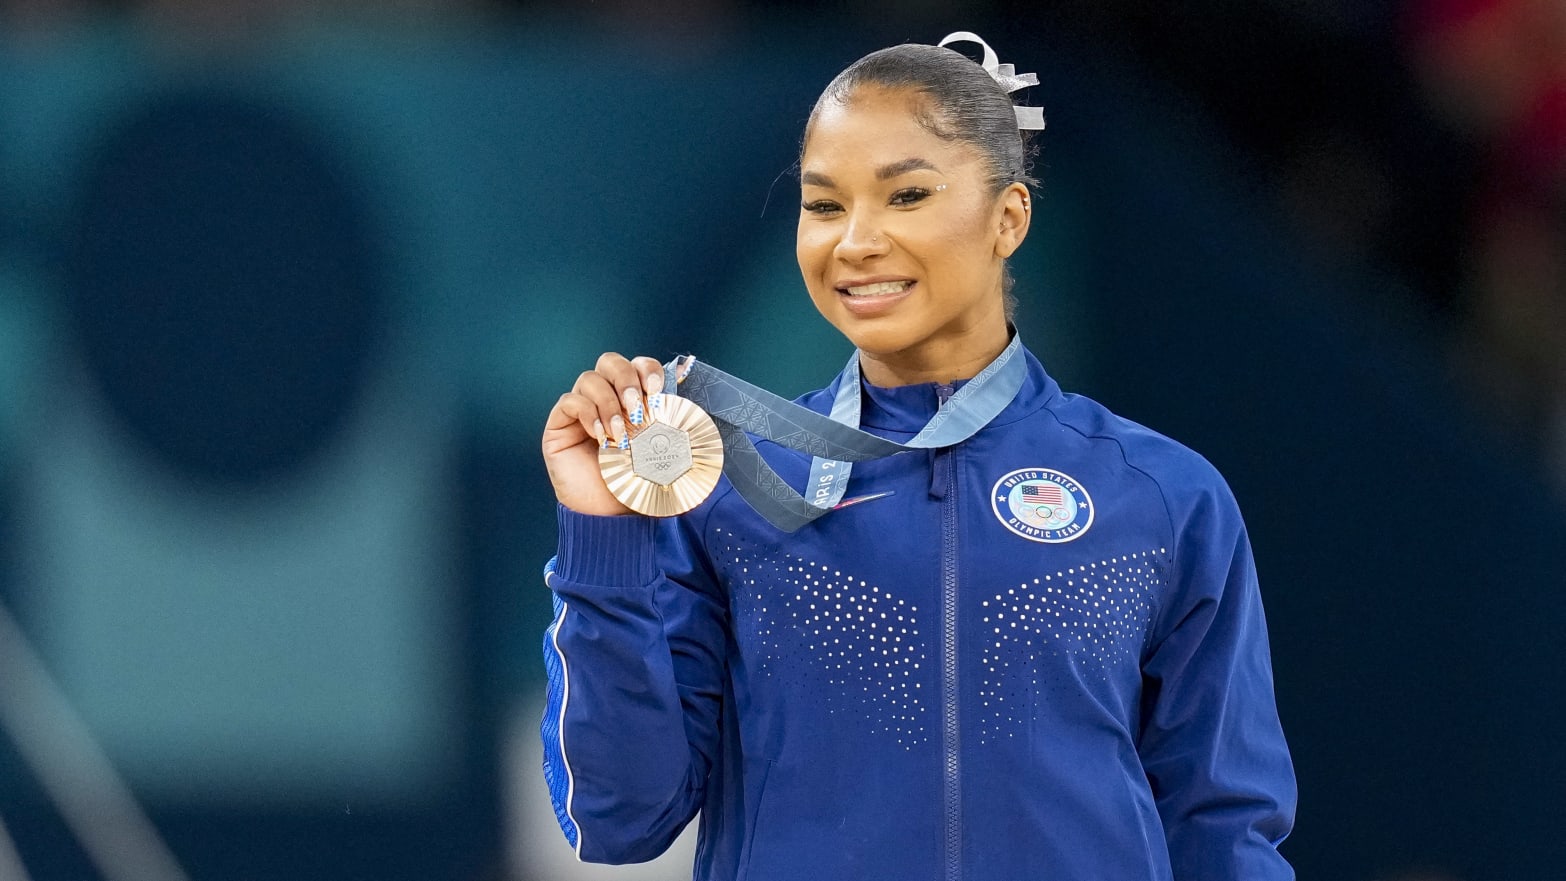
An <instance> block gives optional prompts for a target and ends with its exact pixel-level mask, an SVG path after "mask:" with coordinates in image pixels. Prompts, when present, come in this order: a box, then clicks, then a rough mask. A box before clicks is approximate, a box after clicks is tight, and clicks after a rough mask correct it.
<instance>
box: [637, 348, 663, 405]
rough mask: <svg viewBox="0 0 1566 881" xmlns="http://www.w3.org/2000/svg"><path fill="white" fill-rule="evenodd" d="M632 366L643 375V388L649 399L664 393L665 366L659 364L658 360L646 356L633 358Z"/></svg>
mask: <svg viewBox="0 0 1566 881" xmlns="http://www.w3.org/2000/svg"><path fill="white" fill-rule="evenodd" d="M631 366H632V367H635V368H636V372H637V373H639V374H641V377H642V388H643V389H644V390H645V391H646V392H647V395H648V397H651V396H653V395H656V394H658V393H659V392H661V391H663V365H662V364H659V363H658V360H657V359H656V358H649V357H647V356H646V355H643V356H641V357H640V358H633V359H632V360H631Z"/></svg>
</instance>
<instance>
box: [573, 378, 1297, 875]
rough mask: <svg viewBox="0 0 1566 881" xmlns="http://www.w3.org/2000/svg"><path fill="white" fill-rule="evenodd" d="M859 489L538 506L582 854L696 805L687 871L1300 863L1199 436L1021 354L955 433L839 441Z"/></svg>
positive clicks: (906, 432)
mask: <svg viewBox="0 0 1566 881" xmlns="http://www.w3.org/2000/svg"><path fill="white" fill-rule="evenodd" d="M839 381H841V377H839ZM834 391H835V384H834V386H832V387H829V388H827V389H824V390H822V391H819V392H815V393H812V394H810V395H807V396H805V397H804V398H803V399H801V403H803V404H805V405H806V406H808V407H810V408H811V409H813V410H816V411H817V412H822V413H825V412H828V411H829V410H830V408H831V402H832V396H833V392H834ZM949 393H950V390H949V389H941V388H939V387H936V386H932V385H918V386H905V387H900V388H892V389H884V388H876V387H870V386H866V389H865V393H864V404H863V417H862V423H863V426H862V427H864V428H865V429H866V430H867V431H871V432H873V433H876V434H879V435H882V436H885V437H890V438H893V439H895V440H906V439H908V438H909V437H911V436H913V434H915V433H916V432H917V431H918V430H919V429H920V428H922V427H923V426H924V425H925V423H926V422H927V421H929V419H930V417H931V416H932V414H933V413H934V412H935V410H936V409H937V407H938V406H939V401H940V400H941V399H943V397H944V395H947V394H949ZM760 446H761V448H762V451H763V454H764V455H766V456H767V458H768V460H769V461H771V462H772V463H773V465H774V467H776V468H777V469H778V471H779V473H780V474H781V475H782V476H783V477H784V478H785V479H787V480H788V481H789V482H790V484H791V485H792V486H795V487H802V486H804V483H805V481H806V480H807V477H808V473H809V467H810V460H809V458H808V457H806V456H803V455H801V454H797V453H794V452H791V451H788V450H785V449H782V448H780V447H777V446H775V445H771V444H766V443H762V444H760ZM881 493H889V495H884V496H881V497H879V498H873V499H870V500H868V501H864V502H862V503H859V504H848V505H847V506H846V507H842V508H841V509H840V510H837V511H834V512H832V513H831V514H828V515H827V516H825V517H822V518H820V519H819V520H816V521H815V522H813V523H811V524H810V525H808V526H805V527H804V528H803V529H801V530H800V531H798V532H796V533H793V534H786V533H782V532H780V531H778V530H776V529H774V528H773V527H772V526H770V525H769V524H768V523H767V522H766V521H764V520H762V519H761V518H760V517H759V516H757V515H756V514H755V513H754V512H753V511H752V510H751V509H750V508H749V506H747V505H746V504H745V502H744V501H743V500H742V499H740V498H739V496H738V495H737V494H736V493H734V492H733V491H732V488H731V487H730V485H729V484H728V483H727V481H724V482H721V483H720V484H719V486H718V489H717V490H716V491H715V492H714V493H713V495H712V497H711V498H709V499H708V500H707V501H706V502H705V503H703V504H702V505H701V506H700V507H698V508H697V509H696V510H694V511H692V512H690V513H688V514H686V515H684V516H681V517H677V518H671V519H668V520H662V521H655V520H652V519H649V518H645V517H640V516H635V515H631V516H624V517H590V516H583V515H579V514H575V513H573V512H570V511H566V510H564V509H562V510H561V511H560V514H559V527H560V543H559V552H558V555H557V556H556V558H555V559H554V560H553V561H551V564H550V566H549V568H548V569H547V570H546V573H545V577H546V580H547V582H548V584H549V587H550V588H551V589H552V590H553V592H554V603H555V611H556V615H555V619H554V622H553V624H551V626H550V627H549V629H548V631H547V634H546V636H545V640H544V651H545V658H546V666H547V670H548V706H547V710H546V713H545V718H544V721H543V738H544V752H545V759H544V772H545V777H546V779H547V782H548V784H549V788H550V793H551V795H552V796H553V799H554V804H555V811H556V814H557V815H558V817H559V820H560V825H561V827H562V828H563V829H564V831H565V835H566V839H567V840H568V841H569V842H570V843H571V845H572V846H573V847H575V848H576V851H577V854H578V855H579V856H580V858H581V859H583V860H587V861H592V862H610V863H619V862H637V861H641V860H647V859H651V858H653V857H655V856H657V855H658V854H660V853H662V852H663V851H664V849H665V848H667V847H668V845H669V843H670V842H671V841H672V840H673V839H674V838H675V836H676V835H677V834H678V833H679V832H680V830H681V829H682V828H683V827H684V826H685V824H686V823H687V822H688V821H690V819H691V818H692V816H694V815H695V814H696V813H697V812H698V811H700V812H701V830H700V831H701V836H700V845H699V847H698V850H697V856H696V866H695V875H694V877H695V878H696V879H697V881H736V879H737V881H800V879H805V881H866V879H870V881H877V879H887V881H959V879H967V881H1034V879H1049V881H1142V879H1147V881H1155V879H1157V881H1166V879H1179V881H1283V879H1292V878H1293V877H1294V873H1293V871H1292V870H1291V869H1290V867H1289V865H1288V864H1287V863H1286V862H1285V861H1284V860H1283V858H1282V857H1281V856H1280V855H1279V854H1278V850H1277V845H1278V843H1279V842H1280V841H1281V840H1282V839H1283V838H1284V836H1285V835H1287V834H1288V832H1289V829H1290V827H1291V825H1292V823H1293V816H1294V804H1295V783H1294V775H1293V770H1292V767H1291V765H1290V761H1289V755H1288V750H1287V747H1286V746H1285V744H1284V739H1283V734H1282V731H1281V730H1280V726H1279V723H1278V715H1277V710H1276V708H1275V704H1274V699H1273V689H1272V669H1271V662H1270V660H1269V657H1268V648H1267V634H1266V625H1265V623H1264V621H1263V617H1262V605H1261V599H1260V596H1259V595H1258V592H1257V585H1256V574H1255V569H1254V567H1253V565H1252V560H1251V550H1250V544H1249V541H1248V539H1247V538H1246V532H1245V527H1244V524H1243V523H1242V522H1241V519H1240V513H1239V510H1238V509H1237V507H1236V505H1235V502H1234V499H1233V497H1232V496H1231V494H1230V492H1229V490H1228V487H1227V486H1226V485H1225V483H1224V481H1223V479H1222V478H1221V477H1220V476H1219V475H1218V473H1217V472H1216V471H1215V470H1214V469H1213V467H1212V466H1211V465H1210V464H1208V463H1207V462H1206V461H1205V460H1204V459H1202V458H1201V457H1200V456H1198V455H1196V454H1195V453H1193V452H1191V451H1190V450H1188V449H1186V448H1184V447H1182V446H1180V445H1179V444H1176V443H1175V442H1173V441H1171V440H1169V439H1167V438H1165V437H1163V436H1161V435H1159V434H1156V433H1154V432H1152V431H1149V430H1148V429H1146V428H1143V427H1141V426H1139V425H1136V424H1133V423H1131V422H1128V421H1126V420H1124V419H1120V418H1118V417H1116V416H1115V415H1113V414H1111V413H1110V412H1108V411H1107V410H1105V409H1104V408H1103V407H1102V406H1100V405H1098V404H1097V403H1095V402H1093V401H1091V400H1089V399H1087V398H1084V397H1080V396H1077V395H1070V394H1064V393H1062V392H1061V391H1060V388H1059V386H1058V385H1057V384H1056V383H1055V382H1054V380H1052V379H1051V378H1050V377H1049V376H1048V375H1047V374H1046V373H1045V372H1044V369H1043V368H1042V367H1041V366H1040V365H1039V363H1038V361H1037V360H1035V359H1034V358H1033V357H1032V355H1029V356H1028V376H1027V380H1026V382H1025V383H1024V385H1023V387H1022V390H1021V391H1020V392H1019V393H1018V394H1017V397H1016V398H1015V399H1014V400H1013V401H1012V402H1011V404H1010V405H1009V406H1008V407H1007V408H1006V409H1005V410H1004V411H1003V412H1002V413H1001V414H1000V415H999V416H998V417H997V418H995V419H994V420H993V421H992V422H991V423H990V424H989V425H988V426H986V427H985V428H983V429H982V430H981V431H980V432H979V433H978V434H976V435H974V436H973V437H972V438H970V439H969V440H967V441H964V442H963V443H960V444H958V445H956V446H953V447H949V448H944V449H940V450H928V451H926V450H920V451H916V452H909V453H902V454H899V455H896V456H892V457H889V458H886V459H880V460H876V461H873V462H868V463H862V464H859V465H856V466H855V467H854V471H853V476H852V484H851V485H850V487H849V496H850V499H849V501H850V502H851V501H852V500H853V499H854V498H862V497H865V496H870V495H874V494H881Z"/></svg>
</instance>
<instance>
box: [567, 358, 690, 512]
mask: <svg viewBox="0 0 1566 881" xmlns="http://www.w3.org/2000/svg"><path fill="white" fill-rule="evenodd" d="M661 391H663V365H661V364H659V363H658V362H657V361H656V360H654V359H652V358H647V357H641V358H636V359H634V360H626V358H625V356H623V355H620V354H617V353H615V352H605V353H604V354H602V355H600V356H599V357H598V364H597V365H596V366H595V367H594V368H593V369H592V370H589V371H587V372H585V373H583V374H582V375H581V376H578V377H577V378H576V384H575V385H573V386H572V387H571V390H570V391H569V392H566V393H565V394H563V395H561V396H560V400H558V401H556V402H555V406H554V409H552V410H550V411H549V419H548V420H547V421H546V422H545V423H544V444H543V447H544V467H546V468H548V469H549V482H550V483H551V484H553V485H554V488H555V498H556V499H558V500H559V501H560V504H562V505H564V506H566V507H567V508H570V509H571V510H573V511H576V512H578V513H581V514H598V515H612V514H629V513H631V509H630V508H627V507H626V506H625V505H623V504H621V503H620V500H619V499H617V498H615V497H614V496H613V495H612V494H611V493H610V492H609V487H607V486H605V485H604V478H603V475H602V474H600V473H599V471H598V448H599V447H601V446H602V445H603V443H604V439H605V437H608V438H612V439H613V440H616V441H617V440H619V439H620V438H622V437H624V436H625V432H626V428H627V425H628V421H629V418H630V413H631V411H632V410H635V409H636V408H637V407H644V406H645V405H644V403H643V402H644V401H645V396H646V395H655V394H658V393H659V392H661ZM643 412H645V409H644V411H643Z"/></svg>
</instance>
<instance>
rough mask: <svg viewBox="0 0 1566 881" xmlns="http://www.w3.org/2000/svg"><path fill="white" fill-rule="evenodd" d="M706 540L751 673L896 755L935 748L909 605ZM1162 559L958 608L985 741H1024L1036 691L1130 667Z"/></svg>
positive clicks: (837, 571)
mask: <svg viewBox="0 0 1566 881" xmlns="http://www.w3.org/2000/svg"><path fill="white" fill-rule="evenodd" d="M716 532H717V534H718V536H719V537H720V539H721V540H722V542H723V544H724V547H722V548H718V549H714V550H717V551H718V554H717V556H716V559H715V560H714V562H716V563H718V564H719V569H720V570H721V572H722V573H723V576H724V580H725V581H726V583H727V586H728V589H729V592H730V597H731V602H732V603H733V611H734V613H735V618H734V621H735V625H736V627H738V628H742V629H744V630H745V631H746V633H745V634H744V635H742V636H741V637H740V638H741V642H742V643H745V644H748V645H749V646H751V647H752V651H753V653H754V656H753V660H752V664H753V665H754V667H753V668H754V669H755V670H756V671H757V672H759V673H761V674H762V675H764V676H767V677H774V676H776V677H786V678H787V680H788V681H789V682H790V683H794V682H797V683H798V684H800V685H803V686H805V687H807V688H809V689H810V690H811V692H812V693H813V695H814V696H815V697H816V698H817V699H819V700H820V701H821V703H822V705H823V706H824V707H825V708H826V709H827V711H828V712H829V713H831V714H833V715H838V716H841V715H844V714H849V715H850V716H852V717H853V718H857V719H860V720H863V722H865V723H868V727H869V729H870V733H872V734H879V735H884V736H889V737H891V738H892V739H894V740H895V741H896V742H897V743H898V744H900V745H902V746H903V747H905V748H909V749H912V748H914V747H916V746H919V745H921V744H926V743H929V742H931V740H932V738H934V737H935V735H936V732H937V731H938V726H937V724H936V723H937V721H938V720H937V719H936V718H935V715H934V714H936V712H937V710H938V709H939V706H938V705H939V702H940V696H939V694H938V691H939V689H938V688H936V687H935V682H936V679H935V676H936V674H938V673H939V670H938V669H936V668H932V667H931V664H932V663H933V662H934V659H935V658H936V647H937V646H938V645H939V641H940V640H939V636H940V635H939V633H938V632H937V630H938V627H935V626H933V625H935V624H938V622H936V621H933V620H922V619H921V611H920V609H921V607H920V606H919V605H918V604H916V603H914V602H912V601H910V600H909V599H906V598H904V597H900V596H898V595H896V593H895V592H894V591H893V590H892V589H890V588H888V587H886V586H883V585H881V584H877V583H876V582H875V581H874V580H873V579H871V578H869V577H863V576H861V575H860V574H856V573H854V572H851V571H846V570H844V569H842V568H841V567H840V566H834V565H830V564H826V563H820V562H816V561H812V560H807V559H804V558H801V557H797V556H795V555H793V554H790V553H787V552H786V551H782V550H777V549H768V550H767V551H758V549H756V548H754V547H751V546H750V543H749V542H747V541H744V540H743V539H740V538H738V537H737V536H734V535H733V534H732V533H729V532H727V531H726V530H723V529H718V530H716ZM1163 556H1164V551H1163V550H1162V549H1160V550H1158V551H1144V552H1141V553H1137V554H1127V555H1124V556H1118V557H1113V558H1110V559H1108V560H1101V561H1098V562H1092V563H1086V564H1083V565H1080V566H1073V567H1068V568H1065V569H1061V570H1059V571H1050V572H1047V573H1041V574H1040V575H1038V577H1036V578H1032V579H1029V580H1027V581H1025V582H1021V583H1019V584H1016V585H1015V586H1011V587H1007V588H1005V589H1003V590H998V591H995V590H994V589H993V588H992V589H991V590H992V591H994V592H992V593H989V594H987V595H986V594H980V595H981V596H985V597H986V598H985V599H983V600H980V601H979V602H977V603H975V604H972V605H970V604H969V603H968V602H964V604H963V605H964V612H963V614H964V615H974V614H977V615H978V616H979V618H980V621H979V622H978V623H979V627H980V629H981V630H982V632H983V633H984V634H985V639H984V640H983V641H982V642H981V643H980V644H977V645H973V644H970V647H969V648H967V649H966V650H965V651H967V652H972V653H973V655H976V656H977V659H978V660H979V662H980V663H981V664H982V668H981V670H982V676H979V677H974V678H972V679H970V678H969V677H967V676H966V675H965V676H964V680H965V681H975V680H977V681H978V684H979V693H978V695H977V698H978V701H977V703H978V706H979V707H980V716H981V718H980V719H979V720H978V721H979V722H980V725H979V734H980V739H981V740H982V741H987V740H990V739H994V738H996V737H1014V736H1016V734H1017V733H1018V732H1025V731H1026V728H1027V725H1028V723H1029V722H1030V721H1031V719H1032V716H1033V702H1034V699H1035V698H1036V697H1037V696H1038V695H1039V692H1040V690H1041V689H1050V688H1062V687H1064V688H1070V687H1076V683H1077V681H1080V680H1081V679H1084V678H1086V677H1089V676H1093V677H1096V678H1099V679H1101V680H1102V679H1107V677H1108V670H1109V668H1110V667H1111V666H1112V665H1114V664H1116V663H1117V662H1123V663H1130V664H1133V665H1135V664H1138V663H1139V658H1140V653H1141V649H1142V643H1143V639H1144V635H1145V633H1146V630H1147V626H1148V622H1149V619H1150V617H1151V615H1152V608H1153V595H1154V592H1155V591H1156V590H1157V589H1158V588H1159V587H1160V586H1162V584H1163V583H1164V582H1163V579H1164V576H1163V573H1164V571H1165V565H1164V560H1163ZM963 590H964V591H965V592H969V591H971V592H969V596H972V595H973V594H974V593H978V590H976V589H973V588H968V587H966V586H964V588H963ZM923 615H924V616H925V617H926V619H928V618H929V616H932V615H933V616H936V617H938V612H932V611H926V612H924V613H923ZM965 630H966V632H968V633H972V632H973V629H972V628H971V625H970V626H969V627H968V628H965ZM1046 656H1048V657H1055V658H1064V659H1065V660H1066V661H1067V663H1068V664H1069V666H1070V668H1071V669H1072V671H1073V675H1072V676H1071V677H1070V678H1069V680H1068V678H1067V677H1064V676H1061V675H1059V670H1060V665H1059V663H1056V664H1046V663H1042V661H1043V659H1044V658H1045V657H1046ZM970 657H971V656H970ZM969 663H972V661H971V660H969V661H965V662H964V664H965V665H966V664H969ZM1051 669H1054V670H1055V671H1056V672H1055V673H1050V672H1048V671H1049V670H1051Z"/></svg>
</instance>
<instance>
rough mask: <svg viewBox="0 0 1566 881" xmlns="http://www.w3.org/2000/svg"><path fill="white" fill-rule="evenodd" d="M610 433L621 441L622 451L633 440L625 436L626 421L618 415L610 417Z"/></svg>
mask: <svg viewBox="0 0 1566 881" xmlns="http://www.w3.org/2000/svg"><path fill="white" fill-rule="evenodd" d="M609 433H610V434H612V435H614V436H615V438H616V439H617V440H619V441H620V445H621V448H622V449H623V448H624V446H625V444H627V443H630V440H631V439H630V438H628V437H626V436H625V420H624V419H621V418H620V414H618V413H616V414H615V415H613V416H611V417H609Z"/></svg>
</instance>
